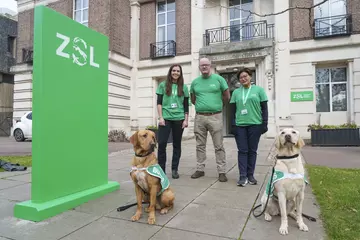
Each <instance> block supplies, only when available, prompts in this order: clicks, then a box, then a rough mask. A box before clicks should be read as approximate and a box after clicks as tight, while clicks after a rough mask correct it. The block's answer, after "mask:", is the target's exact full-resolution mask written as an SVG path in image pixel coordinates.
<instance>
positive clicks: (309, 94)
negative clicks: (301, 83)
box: [290, 91, 314, 102]
mask: <svg viewBox="0 0 360 240" xmlns="http://www.w3.org/2000/svg"><path fill="white" fill-rule="evenodd" d="M290 98H291V101H292V102H304V101H313V100H314V94H313V91H301V92H291V93H290Z"/></svg>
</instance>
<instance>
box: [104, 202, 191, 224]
mask: <svg viewBox="0 0 360 240" xmlns="http://www.w3.org/2000/svg"><path fill="white" fill-rule="evenodd" d="M188 204H189V202H187V201H185V202H184V201H176V203H175V204H174V208H173V209H172V210H171V211H169V212H168V213H167V214H163V215H162V214H160V213H159V211H157V212H156V215H155V219H156V223H155V225H158V226H164V225H165V224H167V223H168V222H169V221H170V220H171V219H173V218H174V217H175V216H176V215H177V214H178V213H179V212H181V211H182V210H183V209H184V208H185V207H186V206H187V205H188ZM147 206H148V204H144V205H143V209H144V208H145V207H147ZM135 212H136V207H132V208H128V209H126V210H125V211H122V212H117V211H116V210H114V211H112V212H110V213H109V214H107V215H106V216H108V217H112V218H118V219H122V220H126V221H131V217H132V216H133V215H134V214H135ZM148 216H149V214H148V213H147V212H145V211H144V210H143V214H142V216H141V218H140V219H139V221H137V223H145V224H147V220H148Z"/></svg>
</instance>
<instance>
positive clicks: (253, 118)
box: [230, 85, 268, 126]
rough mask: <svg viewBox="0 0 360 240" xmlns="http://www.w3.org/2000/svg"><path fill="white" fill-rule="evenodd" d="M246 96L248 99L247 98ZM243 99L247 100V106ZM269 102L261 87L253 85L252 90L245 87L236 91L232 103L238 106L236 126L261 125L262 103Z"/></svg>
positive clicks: (232, 96)
mask: <svg viewBox="0 0 360 240" xmlns="http://www.w3.org/2000/svg"><path fill="white" fill-rule="evenodd" d="M243 91H244V95H243ZM243 96H244V97H243ZM246 96H248V97H247V98H246ZM243 99H244V100H245V106H244V104H243V103H244V101H243ZM267 100H268V98H267V95H266V93H265V90H264V89H263V88H262V87H260V86H256V85H252V86H251V88H248V89H246V88H244V87H240V88H237V89H235V90H234V92H233V93H232V95H231V99H230V103H235V104H236V115H235V121H236V126H247V125H253V124H261V123H262V116H261V106H260V102H263V101H267Z"/></svg>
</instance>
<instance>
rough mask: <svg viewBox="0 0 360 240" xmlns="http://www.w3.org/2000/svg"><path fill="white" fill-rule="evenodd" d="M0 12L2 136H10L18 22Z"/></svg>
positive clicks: (0, 124)
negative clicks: (11, 69) (13, 67)
mask: <svg viewBox="0 0 360 240" xmlns="http://www.w3.org/2000/svg"><path fill="white" fill-rule="evenodd" d="M7 15H8V14H6V15H5V14H0V136H10V133H11V126H12V118H13V116H12V114H13V93H14V75H13V74H12V73H11V72H10V68H11V67H12V66H13V65H15V52H16V48H15V47H16V35H17V22H16V21H15V20H13V19H12V18H10V17H11V16H7Z"/></svg>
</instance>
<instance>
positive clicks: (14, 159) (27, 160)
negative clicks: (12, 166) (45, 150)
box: [0, 156, 32, 172]
mask: <svg viewBox="0 0 360 240" xmlns="http://www.w3.org/2000/svg"><path fill="white" fill-rule="evenodd" d="M0 159H1V160H4V161H6V162H11V163H18V164H20V165H21V166H25V167H31V163H32V162H31V156H0ZM4 171H5V170H4V169H2V168H0V172H4Z"/></svg>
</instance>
